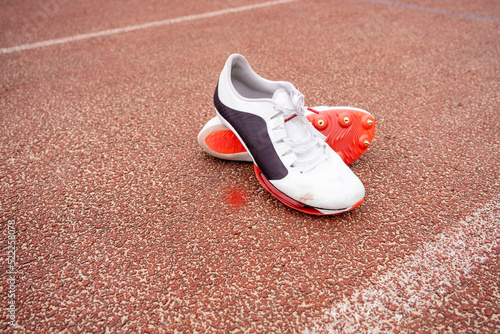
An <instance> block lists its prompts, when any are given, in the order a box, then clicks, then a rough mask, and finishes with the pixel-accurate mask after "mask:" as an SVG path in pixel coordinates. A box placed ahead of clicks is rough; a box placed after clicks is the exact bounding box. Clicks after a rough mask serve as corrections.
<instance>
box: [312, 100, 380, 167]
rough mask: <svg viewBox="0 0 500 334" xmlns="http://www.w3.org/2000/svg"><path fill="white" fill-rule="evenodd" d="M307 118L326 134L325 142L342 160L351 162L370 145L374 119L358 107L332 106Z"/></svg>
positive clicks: (347, 162) (373, 132) (373, 133)
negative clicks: (332, 107)
mask: <svg viewBox="0 0 500 334" xmlns="http://www.w3.org/2000/svg"><path fill="white" fill-rule="evenodd" d="M309 110H311V111H313V112H315V113H316V114H310V115H308V116H307V119H308V120H309V121H310V122H311V123H312V125H313V126H314V127H315V128H316V129H317V130H319V131H320V132H321V133H322V134H323V135H324V136H326V143H327V144H328V145H329V146H330V147H331V148H332V149H333V150H334V151H335V152H337V154H338V155H340V157H341V158H342V160H344V162H345V163H346V165H349V164H351V163H353V162H354V161H355V160H356V159H358V158H359V157H360V156H361V155H363V153H365V152H366V150H367V149H368V147H369V146H370V144H371V142H372V139H373V137H374V136H375V120H374V119H373V117H372V116H371V115H370V114H368V113H366V112H363V111H361V110H358V109H349V108H334V109H329V110H326V111H321V112H318V111H315V110H313V109H309Z"/></svg>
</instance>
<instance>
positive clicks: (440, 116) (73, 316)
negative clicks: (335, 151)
mask: <svg viewBox="0 0 500 334" xmlns="http://www.w3.org/2000/svg"><path fill="white" fill-rule="evenodd" d="M404 2H405V3H411V4H417V5H420V6H434V7H437V6H438V4H435V3H434V2H430V1H424V0H422V1H420V0H414V1H404ZM250 3H255V2H253V1H230V2H223V1H221V2H218V1H216V2H203V3H202V2H196V1H176V2H172V3H170V2H169V3H168V4H167V3H165V2H161V1H154V0H151V1H146V0H142V1H139V2H135V3H132V2H131V1H128V2H126V3H124V2H118V1H112V2H106V3H105V4H104V3H101V2H97V1H91V2H83V1H76V2H75V1H71V2H64V1H57V6H56V5H54V6H52V7H51V9H43V8H42V7H41V5H40V4H39V3H38V2H36V3H35V2H33V1H27V2H21V3H20V2H15V1H6V2H4V3H3V4H2V9H3V10H2V11H1V13H0V18H1V19H0V27H1V28H2V29H0V48H5V47H11V46H15V45H20V44H24V43H33V42H37V41H43V40H47V39H52V38H61V37H66V36H73V35H77V34H81V33H87V32H92V31H99V30H103V29H110V28H115V27H123V26H126V25H132V24H139V23H143V22H151V21H156V20H162V19H165V18H175V17H182V16H186V15H190V14H199V13H205V12H210V11H215V10H220V9H222V8H228V7H237V6H242V5H246V4H250ZM495 4H496V2H495V1H484V2H480V3H478V2H476V1H471V0H463V1H445V2H442V3H440V4H439V6H440V8H443V9H447V10H450V11H454V12H465V13H470V14H477V15H487V16H489V17H496V18H499V17H500V12H499V10H498V8H499V7H498V6H496V5H495ZM42 12H43V13H45V14H44V15H41V14H40V13H42ZM35 20H38V21H35ZM27 22H28V23H27ZM29 24H31V25H29ZM28 28H29V29H28ZM499 41H500V26H499V23H497V22H490V21H484V20H479V19H477V20H476V19H468V18H463V17H462V18H461V17H456V16H452V15H444V14H438V13H431V12H423V11H418V10H412V9H409V8H403V7H394V6H384V5H382V4H376V3H370V2H364V1H344V0H340V1H336V2H335V3H334V4H333V3H332V2H331V1H326V0H325V1H323V0H318V1H296V2H292V3H288V4H282V5H276V6H270V7H265V8H259V9H254V10H249V11H245V12H239V13H232V14H226V15H223V16H216V17H212V18H205V19H200V20H193V21H189V22H180V23H176V24H171V25H167V26H161V27H155V28H149V29H143V30H138V31H135V32H131V33H123V34H116V35H111V36H106V37H99V38H94V39H89V40H84V41H75V42H70V43H66V44H61V45H54V46H50V47H45V48H38V49H33V50H27V51H23V52H17V53H10V54H0V69H1V71H0V126H1V129H2V132H1V133H0V157H1V160H0V212H1V213H0V215H1V216H0V219H1V225H0V227H1V229H2V234H1V235H2V239H1V241H0V242H1V244H0V249H1V254H2V255H1V257H0V258H1V266H2V267H1V268H2V269H1V271H0V272H1V275H2V276H1V279H2V281H1V284H0V286H1V287H2V289H1V290H0V303H1V309H2V313H1V314H0V331H4V332H12V331H17V332H20V333H21V332H29V333H53V332H66V333H81V332H86V333H89V332H91V333H103V332H112V333H120V332H121V333H136V332H146V333H147V332H151V333H153V332H159V333H163V332H167V333H172V332H178V333H190V332H215V333H228V332H234V333H240V332H260V333H270V332H274V333H280V332H286V333H290V332H303V331H304V332H305V331H314V330H315V329H316V330H317V331H318V332H341V331H342V330H343V331H346V330H347V329H349V328H359V330H360V331H368V330H369V329H373V328H376V326H378V325H380V322H381V321H382V322H383V324H384V325H386V327H383V328H387V329H393V330H395V331H401V332H408V331H409V332H411V331H422V332H441V331H442V332H459V331H465V332H471V333H477V332H483V331H484V332H491V333H493V332H498V329H499V328H500V319H499V314H500V306H499V305H500V302H499V301H500V286H499V284H498V277H499V276H500V270H499V268H500V263H499V254H500V251H499V249H498V246H495V245H497V244H495V239H494V238H492V237H494V236H497V235H498V229H499V228H498V226H499V221H498V208H499V205H500V204H499V203H498V198H499V194H500V192H499V189H500V183H499V180H500V175H499V170H500V155H499V152H500V137H499V136H500V135H499V133H500V132H499V131H498V128H499V126H500V122H499V117H498V110H499V107H500V95H499V92H500V82H499V76H498V73H499V71H500V62H499V59H500V47H499ZM233 52H239V53H242V54H243V55H245V57H247V59H248V60H249V61H250V63H251V64H252V66H253V67H254V68H255V70H256V71H257V72H258V73H259V74H261V75H262V76H264V77H267V78H270V79H273V80H288V81H292V82H293V83H294V84H295V85H296V86H297V87H299V89H300V90H301V91H302V92H303V93H304V94H305V96H306V103H307V105H309V106H314V105H348V106H353V107H359V108H362V109H365V110H368V111H369V112H370V113H371V114H372V115H373V116H374V118H375V120H376V122H377V132H376V134H375V137H374V139H373V142H372V143H371V145H370V147H369V149H368V150H367V152H366V153H365V154H364V155H363V156H362V157H361V158H360V159H358V160H357V161H356V162H355V163H353V164H352V165H351V166H350V167H351V168H352V169H353V171H354V172H355V173H356V174H357V175H358V176H359V177H360V178H361V180H362V181H363V183H364V184H365V186H366V190H367V192H366V197H365V200H364V202H363V204H362V205H361V206H359V207H358V208H356V209H355V210H353V211H352V212H349V213H345V214H341V215H339V216H335V217H316V216H311V215H307V214H303V213H300V212H297V211H295V210H293V209H290V208H288V207H286V206H285V205H283V204H282V203H280V202H279V201H278V200H276V199H275V198H273V197H272V196H271V195H270V194H269V193H268V192H267V191H265V190H264V189H263V188H262V187H261V186H260V184H259V182H258V181H257V179H256V177H255V175H254V172H253V167H252V165H251V164H245V163H234V162H226V161H221V160H219V159H215V158H211V157H209V156H207V155H206V154H204V153H203V152H202V150H201V148H199V147H198V144H197V141H196V135H197V133H198V131H199V130H200V129H201V128H202V126H203V125H204V124H205V122H206V121H208V120H209V119H210V118H212V117H213V115H214V111H213V107H212V94H213V90H214V88H215V84H216V82H217V78H218V75H219V73H220V70H221V69H222V66H223V64H224V62H225V60H226V58H227V56H228V55H229V54H230V53H233ZM232 191H233V193H231V192H232ZM234 191H235V192H234ZM238 191H241V193H238ZM240 195H241V197H240ZM240 200H241V201H240ZM486 204H488V205H489V208H490V211H488V214H484V215H482V216H481V217H482V218H481V220H475V219H472V220H469V221H467V217H476V215H477V213H478V212H484V211H481V210H483V209H484V208H485V205H486ZM8 221H15V230H14V232H13V233H14V235H15V241H16V253H15V254H16V262H15V269H16V270H17V271H18V273H17V274H16V275H15V291H16V293H15V297H13V298H11V297H9V294H8V291H9V290H8V289H9V282H8V280H7V279H8V278H9V277H10V276H9V274H8V271H9V266H8V256H7V255H8V250H9V248H8V240H9V239H8V238H7V235H8V234H9V233H10V232H9V231H10V230H8ZM463 221H465V222H468V224H469V225H463V224H462V223H459V222H463ZM478 221H481V222H482V223H481V224H484V225H477V226H485V227H486V228H487V229H488V231H489V233H488V234H487V235H484V234H482V233H480V232H477V230H474V229H473V227H474V226H476V225H475V224H478V223H477V222H478ZM469 227H470V228H471V230H470V231H475V232H473V233H472V232H471V233H462V232H460V231H465V232H467V231H469V230H468V228H469ZM482 235H484V238H482V237H481V236H482ZM447 238H448V239H447ZM481 238H482V239H481ZM440 240H444V241H446V240H454V242H456V243H453V245H462V246H463V247H462V246H460V247H458V246H457V247H455V248H449V247H448V248H447V246H446V243H444V242H441V241H440ZM433 245H434V246H436V247H438V248H436V249H448V250H453V251H454V252H456V253H455V255H456V256H453V254H448V256H444V257H443V256H441V257H439V258H438V257H436V258H429V261H428V262H424V263H423V264H422V265H421V266H420V267H414V266H409V265H408V263H414V262H411V261H412V260H414V259H416V258H418V257H419V256H421V255H422V254H430V253H426V252H427V251H428V250H429V249H434V248H432V247H431V246H433ZM429 247H431V248H429ZM439 247H441V248H439ZM432 254H441V253H440V252H438V253H432ZM467 254H469V255H470V256H469V257H468V258H470V259H472V260H471V261H470V266H468V267H467V271H465V270H464V268H465V267H461V266H459V265H457V262H453V259H454V258H465V257H464V256H466V255H467ZM476 255H477V257H475V256H476ZM433 265H436V266H438V267H439V268H440V269H441V270H442V271H443V272H439V271H434V270H433V269H432V268H433V267H432V266H433ZM400 273H401V274H402V275H400ZM408 273H412V275H413V274H414V275H413V276H411V275H409V274H408ZM418 274H420V275H421V277H418ZM404 275H406V276H404ZM403 276H404V277H406V278H407V279H408V281H407V282H408V287H409V288H412V289H413V288H415V289H417V288H418V287H421V290H420V291H421V294H417V296H419V297H418V298H420V297H422V298H424V297H427V298H429V300H427V302H428V304H426V305H430V306H431V307H430V308H428V310H427V311H425V310H424V311H422V312H420V313H419V312H413V311H411V310H410V311H411V312H410V311H407V312H406V313H405V312H402V311H401V310H405V305H406V304H404V302H405V300H404V298H401V296H407V295H406V294H405V293H407V292H408V291H409V290H408V291H403V292H401V293H400V295H399V296H398V295H397V293H398V291H397V287H398V286H399V285H397V284H395V285H394V286H393V287H392V288H391V287H390V286H389V285H388V284H387V282H391V279H396V278H398V277H403ZM394 282H397V283H398V284H399V283H400V282H401V281H394ZM443 282H444V283H450V284H449V285H451V287H454V288H456V289H455V290H454V291H451V290H450V289H451V288H450V286H448V285H442V284H441V283H443ZM433 287H438V289H437V290H436V291H438V293H433V294H425V293H423V292H422V291H424V292H425V291H431V290H432V288H433ZM440 287H443V289H444V290H443V289H441V290H439V288H440ZM370 292H383V293H385V294H387V296H388V298H389V296H391V294H396V296H392V297H391V299H390V301H391V303H392V304H390V303H388V304H383V307H386V308H387V310H389V311H388V312H387V313H385V314H380V312H378V311H377V312H375V311H374V312H372V313H370V315H369V316H365V317H364V318H358V317H347V320H345V318H342V319H341V318H338V319H337V318H332V314H333V313H332V312H333V311H335V312H337V311H338V310H340V309H342V307H344V306H345V310H346V313H342V314H344V315H350V314H358V315H360V314H362V311H363V310H368V307H370V305H375V304H376V303H377V302H381V301H380V300H377V299H376V297H375V296H373V295H370V294H369V293H370ZM363 293H364V294H363ZM11 301H14V302H15V307H16V310H15V316H16V317H17V318H16V321H15V326H11V325H9V323H8V318H7V311H6V309H7V306H8V303H10V302H11ZM420 302H421V301H420V300H417V299H415V303H414V305H423V304H418V303H420ZM380 310H382V308H380V309H379V311H380ZM337 313H338V314H341V313H340V312H337ZM392 315H393V316H392ZM332 319H333V320H332ZM335 319H337V320H335ZM450 319H451V320H450ZM335 321H337V322H335ZM346 321H347V322H346ZM349 321H350V322H349ZM356 326H359V327H356Z"/></svg>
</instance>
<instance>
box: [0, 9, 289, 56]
mask: <svg viewBox="0 0 500 334" xmlns="http://www.w3.org/2000/svg"><path fill="white" fill-rule="evenodd" d="M294 1H298V0H276V1H269V2H263V3H258V4H253V5H247V6H241V7H234V8H226V9H222V10H217V11H213V12H207V13H202V14H194V15H187V16H182V17H177V18H173V19H167V20H162V21H154V22H148V23H143V24H138V25H132V26H128V27H122V28H116V29H109V30H102V31H97V32H92V33H88V34H81V35H75V36H69V37H64V38H58V39H51V40H48V41H43V42H37V43H32V44H23V45H18V46H13V47H9V48H2V49H0V54H2V53H14V52H20V51H25V50H30V49H36V48H43V47H47V46H53V45H57V44H65V43H69V42H75V41H79V40H84V39H91V38H97V37H103V36H109V35H116V34H121V33H125V32H131V31H135V30H142V29H147V28H152V27H161V26H166V25H170V24H175V23H180V22H187V21H194V20H199V19H205V18H210V17H214V16H220V15H226V14H231V13H237V12H243V11H247V10H252V9H257V8H263V7H269V6H275V5H280V4H285V3H290V2H294Z"/></svg>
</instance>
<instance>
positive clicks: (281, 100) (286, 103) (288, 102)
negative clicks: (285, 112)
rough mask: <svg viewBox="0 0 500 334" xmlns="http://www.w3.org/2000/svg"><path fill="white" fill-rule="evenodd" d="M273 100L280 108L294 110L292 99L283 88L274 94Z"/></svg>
mask: <svg viewBox="0 0 500 334" xmlns="http://www.w3.org/2000/svg"><path fill="white" fill-rule="evenodd" d="M273 100H274V102H276V104H277V105H278V106H279V107H282V108H287V109H293V103H292V97H291V96H290V94H289V93H288V92H287V91H286V90H284V89H283V88H280V89H278V90H277V91H275V92H274V95H273Z"/></svg>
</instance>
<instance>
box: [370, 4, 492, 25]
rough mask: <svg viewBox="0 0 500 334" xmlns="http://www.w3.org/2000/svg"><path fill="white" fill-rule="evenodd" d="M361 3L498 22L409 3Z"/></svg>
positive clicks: (479, 16) (483, 17)
mask: <svg viewBox="0 0 500 334" xmlns="http://www.w3.org/2000/svg"><path fill="white" fill-rule="evenodd" d="M361 1H364V2H372V3H377V4H379V5H386V6H393V7H401V8H407V9H413V10H420V11H424V12H431V13H438V14H443V15H450V16H456V17H462V18H466V19H473V20H482V21H491V22H500V18H497V17H489V16H481V15H475V14H469V13H460V12H453V11H450V10H446V9H440V8H432V7H424V6H418V5H413V4H409V3H402V2H393V1H384V0H361Z"/></svg>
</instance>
